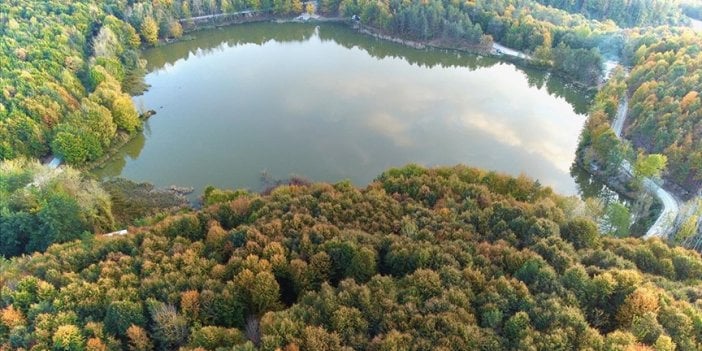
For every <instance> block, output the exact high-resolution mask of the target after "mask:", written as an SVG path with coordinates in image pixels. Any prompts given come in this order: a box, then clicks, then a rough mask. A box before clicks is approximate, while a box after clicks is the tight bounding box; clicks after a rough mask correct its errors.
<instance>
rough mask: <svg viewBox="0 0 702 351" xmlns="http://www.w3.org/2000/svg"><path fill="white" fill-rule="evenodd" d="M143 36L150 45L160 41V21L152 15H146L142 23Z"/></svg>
mask: <svg viewBox="0 0 702 351" xmlns="http://www.w3.org/2000/svg"><path fill="white" fill-rule="evenodd" d="M141 36H142V38H143V39H144V42H145V43H146V44H148V45H154V44H156V43H157V42H158V23H156V20H154V19H153V18H151V17H146V18H145V19H144V21H143V22H142V23H141Z"/></svg>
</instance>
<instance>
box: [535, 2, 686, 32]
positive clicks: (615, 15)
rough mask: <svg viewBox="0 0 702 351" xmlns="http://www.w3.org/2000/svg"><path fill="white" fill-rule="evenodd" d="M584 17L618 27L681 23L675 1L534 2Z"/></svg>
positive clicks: (678, 7) (679, 12)
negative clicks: (609, 21)
mask: <svg viewBox="0 0 702 351" xmlns="http://www.w3.org/2000/svg"><path fill="white" fill-rule="evenodd" d="M537 1H538V2H540V3H542V4H544V5H548V6H553V7H557V8H559V9H563V10H566V11H569V12H575V13H582V14H583V15H585V16H586V17H588V18H593V19H597V20H612V21H614V22H616V23H617V24H618V25H620V26H622V27H646V26H658V25H666V24H679V23H681V22H685V20H684V17H683V16H682V9H681V7H680V5H679V3H678V1H674V0H633V1H632V0H594V1H591V0H589V1H572V0H537Z"/></svg>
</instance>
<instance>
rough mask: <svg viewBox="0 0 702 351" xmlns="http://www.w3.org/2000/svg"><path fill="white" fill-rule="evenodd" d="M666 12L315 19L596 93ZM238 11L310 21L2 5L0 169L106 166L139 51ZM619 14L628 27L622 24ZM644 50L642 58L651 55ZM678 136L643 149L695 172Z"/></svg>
mask: <svg viewBox="0 0 702 351" xmlns="http://www.w3.org/2000/svg"><path fill="white" fill-rule="evenodd" d="M670 3H671V2H668V1H662V0H657V1H653V2H641V1H638V2H631V3H627V4H626V5H622V4H619V5H621V6H619V5H616V4H614V3H613V4H612V6H611V7H610V8H608V10H607V11H604V12H603V13H596V11H594V10H593V8H594V7H593V6H594V4H595V2H592V4H590V2H588V5H587V6H585V7H582V6H580V8H579V9H576V8H575V7H577V6H576V5H569V4H567V3H562V2H555V1H540V2H537V1H535V0H525V1H515V0H505V1H497V2H496V1H485V0H476V1H469V2H465V3H460V2H453V1H449V0H430V1H396V0H393V1H389V0H384V1H377V2H368V1H361V0H343V1H336V0H322V1H320V3H319V9H317V10H318V12H320V13H322V14H327V15H330V16H336V15H341V16H345V17H350V16H351V15H359V16H360V22H361V23H362V24H363V25H364V26H368V27H369V28H373V29H375V30H379V31H382V32H387V33H390V34H392V35H396V36H399V37H403V38H408V39H414V40H421V41H427V42H433V43H436V44H441V45H442V46H447V47H456V48H474V49H475V48H482V49H483V50H484V49H485V48H489V47H490V45H491V44H492V42H493V41H495V42H500V43H502V44H504V45H506V46H508V47H512V48H514V49H517V50H522V51H524V52H526V53H528V54H530V55H531V56H532V57H533V58H534V59H535V61H534V63H535V64H538V65H543V66H545V67H551V68H553V69H554V70H555V71H556V72H561V73H562V74H565V75H567V76H569V77H571V78H572V79H574V80H575V81H578V82H581V83H582V84H585V85H586V86H594V85H596V84H597V83H598V82H599V80H600V77H601V73H602V64H603V60H604V57H605V55H619V54H621V53H622V52H623V51H626V50H629V49H630V50H633V51H636V50H637V49H638V48H637V47H634V46H635V45H644V44H645V43H646V44H650V43H651V40H653V39H651V38H652V35H653V36H654V37H655V35H656V34H655V33H654V34H651V33H649V31H648V30H641V33H640V34H639V35H640V36H641V37H642V38H649V39H642V40H634V41H633V42H631V41H630V42H627V40H628V39H625V38H626V37H627V36H628V33H629V32H625V33H627V35H623V34H622V31H621V29H620V28H619V27H618V26H617V24H619V25H621V26H628V25H631V26H634V25H652V24H662V23H654V22H651V21H652V19H653V18H662V17H660V16H658V17H657V16H654V14H660V13H670V16H668V17H670V19H666V21H667V22H666V23H677V22H676V21H678V19H679V17H680V13H681V11H682V10H681V8H680V7H676V8H675V9H673V8H671V5H670ZM617 4H618V3H617ZM642 4H643V5H642ZM545 5H550V6H545ZM615 5H616V6H615ZM551 6H553V7H551ZM617 6H619V7H622V6H624V7H623V8H625V9H626V10H618V7H617ZM627 6H628V7H627ZM682 8H688V7H684V6H683V7H682ZM242 10H251V11H254V12H261V13H265V14H267V15H268V16H274V17H275V16H290V15H291V14H296V13H300V12H302V11H303V10H304V9H303V6H302V2H300V1H299V0H274V1H273V0H263V1H260V0H251V1H244V0H237V1H233V0H185V1H183V0H168V1H166V0H160V1H136V2H132V1H126V0H121V1H120V0H112V1H94V0H80V1H75V2H71V3H62V2H51V1H50V2H38V1H34V0H10V1H4V2H3V3H2V4H0V34H1V35H2V37H3V39H4V40H2V42H0V50H1V51H0V52H1V53H2V55H1V58H0V59H1V60H2V62H0V87H2V94H0V159H12V158H16V157H19V156H26V157H33V158H42V157H46V156H48V155H51V154H53V155H56V156H59V157H61V158H62V159H63V160H64V161H66V162H67V163H69V164H72V165H76V166H79V167H81V166H84V165H90V164H92V163H93V162H95V161H97V160H100V159H102V158H103V157H105V155H106V154H109V152H110V150H111V148H112V147H113V146H114V145H116V144H119V143H120V142H123V141H124V140H126V139H128V138H129V136H130V135H131V134H133V133H135V132H136V131H138V130H139V129H140V128H141V124H142V121H141V119H140V118H139V116H140V114H142V113H144V112H146V111H144V109H145V108H144V107H142V106H139V108H136V107H135V106H134V104H133V103H132V102H131V100H130V98H129V97H130V95H131V94H134V93H138V92H139V91H141V90H143V89H144V88H145V87H144V86H143V82H142V77H143V74H144V71H145V69H144V65H145V63H144V62H143V60H141V59H140V58H139V49H140V48H141V47H144V46H149V45H157V44H158V43H159V40H165V39H169V38H178V37H180V36H182V35H183V33H184V30H188V29H193V28H194V26H195V25H194V24H193V23H192V21H190V20H189V19H191V18H193V17H197V16H205V15H210V14H227V13H236V12H238V11H242ZM565 10H567V11H572V12H573V13H569V12H567V11H565ZM576 10H577V11H576ZM689 11H691V10H689ZM622 13H625V14H626V18H616V17H615V16H614V15H615V14H622ZM668 17H665V18H668ZM589 18H596V19H605V18H607V19H612V21H605V22H600V21H593V20H590V19H589ZM615 22H616V23H615ZM634 32H636V30H634ZM658 38H660V35H659V36H658ZM625 42H626V43H625ZM648 46H649V45H647V48H646V50H645V51H646V52H642V53H640V55H644V54H645V53H648V51H650V50H651V49H649V48H648ZM660 49H662V48H659V50H660ZM671 49H672V48H671ZM678 51H679V50H678ZM688 55H691V53H690V54H688ZM648 56H650V55H647V57H648ZM653 59H654V58H653V57H651V60H653ZM640 60H642V62H638V61H637V62H633V63H634V64H637V65H638V67H639V70H640V71H648V70H650V69H652V68H653V67H650V66H652V64H651V63H649V64H648V65H644V62H643V58H640ZM659 61H660V60H659V59H658V58H656V62H659ZM688 61H689V60H688ZM642 76H645V74H642ZM672 79H675V77H670V79H669V80H672ZM671 83H672V82H671ZM637 88H638V86H637ZM682 97H683V96H679V97H678V96H675V98H680V99H682ZM653 115H656V116H658V115H659V114H657V113H655V114H653ZM640 125H641V130H642V131H645V130H647V128H650V127H651V125H652V124H651V123H650V122H647V121H642V122H641V123H640ZM644 125H645V126H644ZM634 134H636V133H634ZM677 134H678V132H672V133H667V134H666V135H668V136H664V137H663V138H664V139H666V140H662V141H659V142H656V143H653V142H652V141H650V140H641V141H640V142H637V146H640V147H646V148H647V150H648V151H650V152H659V151H660V150H662V149H666V148H667V149H670V150H669V152H668V157H669V158H670V159H671V163H672V164H676V165H677V164H684V165H689V164H690V162H692V161H688V160H682V158H683V156H676V155H673V154H674V152H675V150H673V147H675V146H676V145H674V144H678V145H677V146H680V147H683V148H686V146H684V144H685V143H686V142H685V139H684V135H677ZM632 135H633V134H632ZM637 140H638V139H637ZM673 141H674V142H673ZM659 149H660V150H659ZM693 158H694V157H693ZM684 168H685V166H682V167H680V169H679V170H678V171H676V172H674V178H675V179H677V180H678V181H679V182H680V183H683V185H685V186H687V185H693V184H694V183H695V179H696V178H695V177H696V175H694V174H690V171H689V170H685V169H684ZM688 168H689V167H688Z"/></svg>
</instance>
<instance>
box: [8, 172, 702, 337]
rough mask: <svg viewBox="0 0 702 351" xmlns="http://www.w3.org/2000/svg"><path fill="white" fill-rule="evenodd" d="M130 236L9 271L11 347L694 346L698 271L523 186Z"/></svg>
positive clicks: (223, 208) (228, 212)
mask: <svg viewBox="0 0 702 351" xmlns="http://www.w3.org/2000/svg"><path fill="white" fill-rule="evenodd" d="M208 194H209V195H212V196H214V197H211V198H209V197H208V199H206V200H207V201H206V203H208V204H209V205H208V207H207V208H205V209H203V210H202V211H199V212H193V213H184V214H180V215H177V216H172V217H168V218H165V219H163V220H161V221H158V222H155V223H152V224H151V225H150V226H149V227H144V228H143V229H140V230H137V231H135V232H133V233H132V234H130V235H128V236H126V237H117V238H96V239H93V240H84V241H75V242H71V243H65V244H61V245H54V246H52V247H51V248H49V250H48V251H47V252H46V253H44V254H36V255H34V256H32V257H23V258H17V259H14V260H13V261H11V262H5V263H4V264H3V269H2V271H1V272H0V281H2V282H3V288H2V290H0V297H1V298H0V301H1V302H0V305H2V312H1V316H2V318H1V319H0V325H2V328H0V341H1V342H2V343H3V344H4V346H5V347H8V348H12V349H30V348H31V349H54V350H112V349H131V350H152V349H156V350H173V349H179V348H180V349H182V350H215V349H219V350H253V349H262V350H275V349H279V348H280V349H286V350H296V349H302V350H320V349H326V350H350V349H373V350H385V349H403V350H420V349H428V348H433V349H436V348H439V349H456V348H459V349H475V350H497V349H520V350H523V349H549V350H552V349H591V350H613V349H620V350H624V349H631V348H635V349H643V350H646V349H655V350H692V349H695V348H696V347H697V345H698V344H699V340H698V335H699V333H700V330H698V329H699V325H700V323H699V321H700V320H702V314H701V312H700V310H699V308H698V307H697V305H696V302H698V299H699V296H700V295H701V294H700V291H699V290H700V288H699V277H700V275H701V274H702V258H701V257H700V255H699V254H698V253H695V252H692V251H688V250H684V249H682V248H671V247H669V246H667V245H666V244H664V243H662V242H660V241H658V240H652V241H648V242H641V241H638V240H633V239H614V238H608V237H601V236H600V235H599V234H598V232H597V229H596V226H595V225H594V223H593V222H592V221H591V220H590V219H587V218H584V217H582V214H583V212H582V208H580V207H578V206H574V205H575V204H577V202H572V201H570V200H569V199H567V198H563V197H560V196H558V195H555V194H553V193H552V192H551V191H550V189H548V188H543V187H542V186H540V185H539V184H538V183H534V182H532V181H530V180H527V179H525V178H511V177H506V176H501V175H498V174H495V173H492V172H490V173H488V172H484V171H480V170H477V169H472V168H468V167H455V168H439V169H423V168H420V167H417V166H408V167H405V168H401V169H393V170H389V171H387V172H385V173H383V174H382V175H380V176H379V177H378V179H377V181H376V182H374V183H372V184H370V185H369V186H368V187H366V188H365V189H360V190H359V189H355V188H354V187H352V186H350V184H348V183H345V182H341V183H337V184H333V185H331V184H312V185H294V186H281V187H278V188H276V189H274V190H272V191H271V192H270V194H269V195H266V196H261V195H257V194H252V193H246V192H240V191H239V192H227V191H215V190H210V191H208Z"/></svg>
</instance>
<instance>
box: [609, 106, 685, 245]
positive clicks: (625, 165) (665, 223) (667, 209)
mask: <svg viewBox="0 0 702 351" xmlns="http://www.w3.org/2000/svg"><path fill="white" fill-rule="evenodd" d="M628 109H629V97H628V96H627V95H626V94H625V95H624V98H623V99H622V101H621V103H620V104H619V108H618V109H617V116H616V118H615V119H614V122H612V129H613V130H614V134H616V135H617V138H619V139H622V130H623V129H624V121H625V120H626V116H627V111H628ZM621 168H622V170H623V171H624V172H625V173H627V174H628V175H629V176H632V177H633V174H634V172H633V168H632V167H631V164H630V163H629V161H626V160H624V162H622V165H621ZM643 185H644V188H646V190H647V191H648V192H649V193H651V194H652V195H653V196H655V197H657V198H658V200H660V202H661V203H662V204H663V211H661V214H660V215H659V216H658V219H656V222H655V223H653V225H652V226H651V228H648V231H647V232H646V234H645V235H644V236H643V239H650V238H653V237H659V238H664V239H665V238H667V237H668V235H670V233H671V232H672V230H673V226H674V225H675V219H676V218H678V214H679V213H680V201H679V200H678V199H677V198H675V196H674V195H673V194H671V193H670V192H669V191H667V190H665V189H663V188H662V187H661V186H660V185H658V184H657V183H656V182H654V181H653V180H651V179H649V178H644V180H643Z"/></svg>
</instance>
